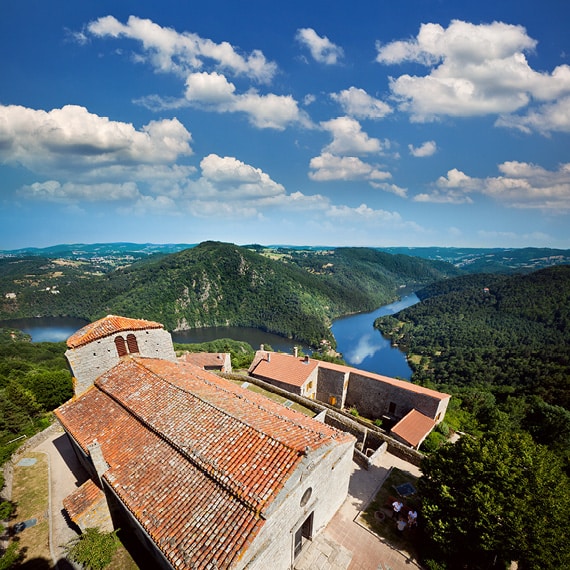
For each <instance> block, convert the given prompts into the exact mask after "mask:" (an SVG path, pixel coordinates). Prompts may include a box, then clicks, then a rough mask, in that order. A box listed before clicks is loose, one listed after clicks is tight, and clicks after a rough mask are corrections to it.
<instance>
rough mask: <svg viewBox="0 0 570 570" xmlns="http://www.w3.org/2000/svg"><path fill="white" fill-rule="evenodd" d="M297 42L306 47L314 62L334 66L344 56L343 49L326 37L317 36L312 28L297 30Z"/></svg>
mask: <svg viewBox="0 0 570 570" xmlns="http://www.w3.org/2000/svg"><path fill="white" fill-rule="evenodd" d="M296 38H297V41H299V42H300V43H301V44H302V45H304V46H305V47H307V48H308V49H309V51H310V52H311V55H312V56H313V59H314V60H315V61H318V62H319V63H324V64H326V65H335V64H336V63H338V61H339V60H340V59H342V57H343V56H344V52H343V49H342V48H341V47H339V46H337V45H335V44H334V43H332V42H331V41H330V40H329V39H328V38H327V37H326V36H322V37H321V36H319V35H318V34H317V32H315V30H313V28H300V29H299V30H297V35H296Z"/></svg>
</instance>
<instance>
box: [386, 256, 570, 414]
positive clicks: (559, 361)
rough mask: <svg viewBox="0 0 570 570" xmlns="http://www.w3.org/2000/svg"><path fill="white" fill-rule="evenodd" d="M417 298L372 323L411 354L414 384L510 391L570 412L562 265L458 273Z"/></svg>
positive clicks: (568, 277)
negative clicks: (520, 270) (522, 272)
mask: <svg viewBox="0 0 570 570" xmlns="http://www.w3.org/2000/svg"><path fill="white" fill-rule="evenodd" d="M418 295H419V297H420V298H421V299H423V302H422V303H420V304H418V305H415V306H414V307H410V308H408V309H405V310H404V311H402V312H400V313H399V314H398V315H397V316H396V317H381V318H379V319H377V321H376V323H375V326H376V327H377V328H380V329H381V330H382V331H383V332H384V334H387V335H389V336H390V337H391V338H392V339H393V341H394V342H396V343H398V344H399V345H400V346H401V347H403V348H405V349H406V350H407V352H408V353H409V354H410V355H414V356H412V358H411V360H412V363H414V362H415V363H416V365H415V367H416V370H415V373H414V380H420V381H421V380H424V379H427V378H428V377H430V378H431V380H433V381H434V382H436V383H437V384H446V385H456V386H473V385H491V386H496V387H510V388H512V389H514V392H515V393H518V394H526V395H539V396H541V397H542V398H543V399H544V400H545V401H547V402H549V403H550V404H553V405H561V406H564V407H566V408H567V409H570V390H569V388H570V353H569V351H568V346H569V345H570V266H568V265H561V266H556V267H551V268H548V269H543V270H540V271H536V272H534V273H530V274H528V275H516V276H497V275H473V276H463V277H458V278H455V279H452V280H448V281H445V282H441V283H437V284H434V285H431V286H429V287H427V288H426V289H424V290H423V291H420V292H419V293H418ZM420 358H421V364H418V362H420Z"/></svg>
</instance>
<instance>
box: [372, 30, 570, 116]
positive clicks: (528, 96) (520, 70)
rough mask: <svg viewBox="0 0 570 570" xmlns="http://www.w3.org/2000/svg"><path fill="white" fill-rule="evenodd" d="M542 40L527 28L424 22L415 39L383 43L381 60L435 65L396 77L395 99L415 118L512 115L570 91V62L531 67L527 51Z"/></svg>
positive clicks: (393, 85) (394, 79)
mask: <svg viewBox="0 0 570 570" xmlns="http://www.w3.org/2000/svg"><path fill="white" fill-rule="evenodd" d="M536 43H537V42H536V40H534V39H532V38H531V37H529V36H528V34H527V32H526V30H525V28H523V27H522V26H514V25H510V24H505V23H502V22H493V23H491V24H480V25H476V24H471V23H468V22H462V21H459V20H454V21H452V22H451V24H450V25H449V26H448V27H447V28H444V27H442V26H441V25H439V24H423V25H422V26H421V28H420V31H419V33H418V36H417V37H416V38H414V39H412V40H409V41H398V42H392V43H389V44H386V45H378V46H377V58H376V60H377V61H378V62H379V63H382V64H390V65H394V64H398V63H403V62H416V63H420V64H423V65H426V66H428V67H429V73H428V74H427V75H424V76H418V75H415V76H413V75H409V74H404V75H401V76H399V77H393V78H391V82H390V88H391V91H392V94H393V96H394V98H395V99H396V100H397V101H398V102H399V106H400V109H401V110H404V111H408V112H409V113H410V114H411V116H412V119H413V120H416V121H427V120H432V119H434V118H436V117H438V116H446V115H451V116H463V117H467V116H479V115H487V114H504V115H508V114H510V113H514V112H517V111H519V110H521V109H523V108H525V107H527V106H528V105H529V104H531V103H533V102H534V101H543V102H549V101H554V100H556V99H557V98H558V97H562V96H566V95H568V94H569V93H570V67H569V66H567V65H561V66H558V67H556V68H555V69H554V70H553V71H552V72H551V73H547V72H539V71H535V70H533V69H532V68H531V67H530V65H529V64H528V61H527V59H526V55H525V54H526V53H527V52H531V51H532V50H534V49H535V47H536Z"/></svg>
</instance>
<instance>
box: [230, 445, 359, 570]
mask: <svg viewBox="0 0 570 570" xmlns="http://www.w3.org/2000/svg"><path fill="white" fill-rule="evenodd" d="M353 447H354V442H352V441H351V442H347V443H344V444H341V445H335V446H334V447H331V446H327V447H326V448H325V449H321V450H318V451H317V452H313V453H309V455H307V456H306V457H305V458H304V459H303V461H302V462H301V464H300V465H299V467H298V468H297V470H296V471H295V473H293V475H292V476H291V477H290V478H289V479H288V480H287V482H286V484H285V486H284V488H283V489H282V490H281V492H280V493H279V496H278V497H276V499H275V500H274V501H273V503H272V504H271V505H270V506H269V509H268V511H267V520H266V522H265V524H264V526H263V528H262V529H261V531H260V533H259V535H258V536H257V537H256V538H255V539H254V541H253V542H252V544H251V547H250V549H248V551H247V552H246V553H245V555H244V558H243V560H240V563H239V565H238V566H237V568H239V569H245V568H247V569H248V570H266V569H267V568H292V567H293V560H294V538H295V533H296V532H297V531H298V530H299V529H300V528H301V527H302V526H303V523H304V522H305V521H307V519H311V517H312V532H311V536H314V535H316V534H317V533H318V532H319V531H320V530H322V529H323V528H324V527H325V526H326V525H327V524H328V522H329V521H330V520H331V519H332V517H333V516H334V514H335V513H336V512H337V510H338V509H339V508H340V506H341V505H342V503H343V502H344V500H345V498H346V496H347V493H348V485H349V482H350V475H351V472H352V456H353Z"/></svg>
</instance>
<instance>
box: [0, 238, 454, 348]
mask: <svg viewBox="0 0 570 570" xmlns="http://www.w3.org/2000/svg"><path fill="white" fill-rule="evenodd" d="M179 247H180V248H182V247H183V246H182V245H168V246H155V245H150V244H146V245H138V244H96V245H91V246H84V245H69V246H56V247H54V248H47V250H34V251H33V252H30V251H28V250H26V251H19V252H10V254H9V255H8V256H5V257H2V258H0V295H1V297H0V299H1V301H0V319H8V318H18V317H30V316H74V317H81V318H85V319H89V320H92V319H95V318H99V317H101V316H104V315H106V314H110V313H115V314H124V315H128V316H133V317H139V318H146V319H151V320H156V321H159V322H161V323H163V324H164V325H165V326H166V327H167V329H169V330H182V329H187V328H193V327H197V326H220V325H222V326H223V325H231V326H251V327H257V328H261V329H263V330H267V331H269V332H275V333H278V334H282V335H285V336H288V337H291V338H297V339H298V340H300V341H304V342H307V343H308V344H311V345H313V346H315V345H317V344H318V343H319V342H320V340H321V339H328V340H330V341H331V342H333V343H334V339H333V337H332V334H331V332H330V328H329V327H330V324H331V321H332V319H333V318H335V317H337V316H340V315H343V314H348V313H352V312H357V311H365V310H372V309H374V308H376V307H378V306H380V305H382V304H384V303H387V302H389V301H391V300H393V299H395V298H396V297H397V296H398V292H399V291H400V290H401V289H402V288H403V287H411V288H417V287H419V286H421V285H425V284H429V283H433V282H435V281H438V280H441V279H443V278H446V277H449V276H453V275H457V274H458V273H460V272H459V270H458V269H457V268H455V267H454V266H453V265H451V264H449V263H445V262H441V261H431V260H427V259H420V258H417V257H410V256H406V255H392V254H388V253H386V252H383V251H379V250H376V249H371V248H337V249H334V248H332V249H327V248H315V249H297V248H295V249H293V248H266V247H263V246H248V247H238V246H236V245H233V244H225V243H218V242H205V243H203V244H199V245H196V246H192V247H190V248H186V249H182V250H181V251H177V252H176V253H170V251H171V250H176V249H177V248H179Z"/></svg>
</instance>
